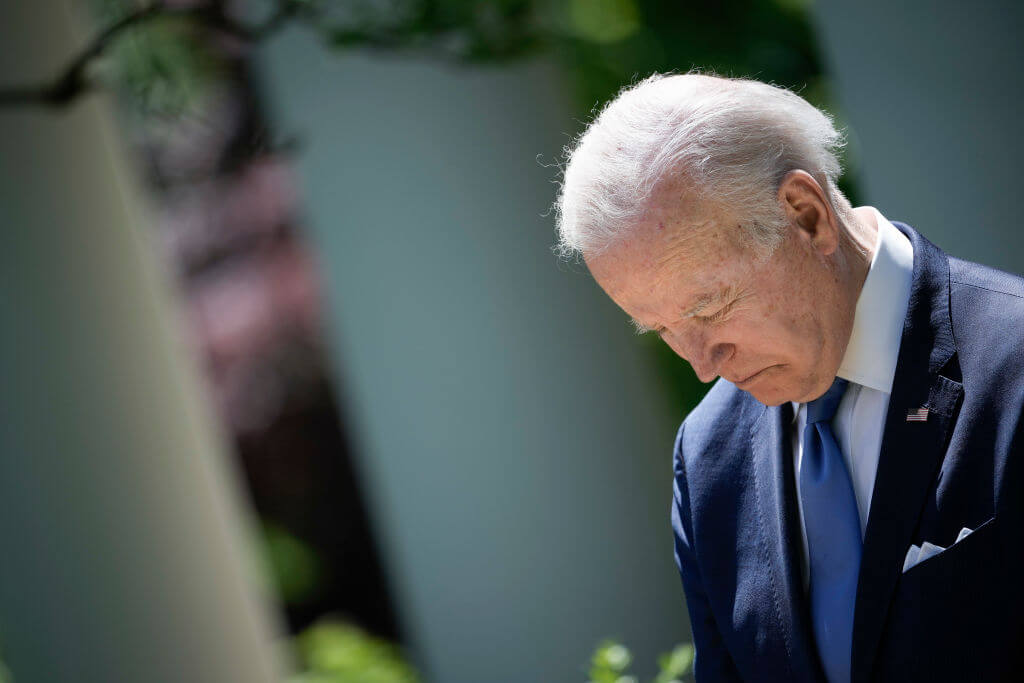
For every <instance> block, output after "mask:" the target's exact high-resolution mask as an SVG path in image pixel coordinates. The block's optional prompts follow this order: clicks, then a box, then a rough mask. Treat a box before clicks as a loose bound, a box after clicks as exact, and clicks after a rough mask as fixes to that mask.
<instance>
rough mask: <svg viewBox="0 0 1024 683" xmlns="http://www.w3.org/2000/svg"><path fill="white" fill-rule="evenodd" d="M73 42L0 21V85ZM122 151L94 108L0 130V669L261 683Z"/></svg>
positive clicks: (251, 595) (21, 682)
mask: <svg viewBox="0 0 1024 683" xmlns="http://www.w3.org/2000/svg"><path fill="white" fill-rule="evenodd" d="M71 5H72V7H74V8H75V9H78V10H81V9H82V6H81V5H80V4H79V3H72V4H71ZM74 23H75V22H74V21H73V15H72V13H71V12H70V11H69V9H68V7H67V6H65V4H64V3H63V2H60V1H59V0H46V1H40V2H7V3H2V5H0V27H2V31H3V35H4V40H3V48H2V50H0V83H2V84H5V85H6V84H12V83H21V82H25V81H33V80H36V79H40V78H45V77H49V76H52V75H53V74H54V73H55V72H56V70H57V69H58V67H59V66H60V65H62V64H64V63H65V62H66V61H67V59H68V57H69V56H70V55H71V54H72V53H73V51H74V50H75V49H76V47H77V46H79V45H81V44H82V38H83V37H84V35H83V31H82V30H81V27H75V25H74ZM123 142H124V141H123V139H122V137H121V135H120V134H119V133H118V132H117V130H116V123H115V121H114V119H113V117H112V116H111V112H110V107H109V106H107V102H106V100H105V99H102V98H100V97H98V96H90V97H87V98H85V100H84V101H81V102H79V103H77V104H75V105H74V106H73V107H71V108H70V109H68V110H67V111H61V112H51V111H44V110H39V109H28V108H25V109H17V110H12V109H4V110H0V226H2V228H0V230H2V233H0V234H2V235H3V241H2V248H0V651H2V653H3V657H4V659H5V660H7V663H8V665H9V666H10V668H11V671H12V673H13V676H14V680H15V682H16V683H35V682H46V683H50V682H60V681H69V682H70V681H74V682H75V683H92V682H95V683H110V682H112V681H125V682H129V681H132V682H134V681H140V682H141V681H145V682H146V683H157V682H166V683H181V682H183V681H188V682H189V683H200V682H203V683H205V682H208V683H224V682H225V681H245V682H246V683H249V682H260V681H272V680H276V679H278V678H279V676H278V671H279V669H278V666H277V665H276V663H275V661H276V658H275V657H274V653H273V652H272V648H275V647H277V645H275V644H274V640H273V638H274V635H275V634H274V628H273V627H272V621H273V619H272V617H271V614H270V612H269V610H268V609H267V607H266V606H265V605H264V604H262V601H261V600H259V599H258V598H257V596H256V594H255V591H254V585H253V581H252V578H253V574H254V572H253V571H252V565H251V564H250V561H251V557H249V556H248V553H249V548H248V547H247V544H246V542H245V541H246V537H245V534H246V533H247V523H246V521H245V514H244V512H243V506H242V505H241V502H242V499H241V497H240V495H239V489H238V483H237V481H236V478H235V476H234V472H233V471H232V470H231V467H229V463H228V461H227V460H226V457H225V453H224V448H223V444H222V442H221V439H220V438H219V435H218V434H217V433H216V430H215V429H214V428H213V425H212V424H211V421H210V416H209V411H208V409H207V406H206V403H205V401H204V400H203V399H202V397H201V393H200V391H199V387H198V384H197V374H196V370H195V368H194V367H193V365H192V363H191V359H190V358H188V354H187V353H186V351H185V349H183V348H182V346H181V343H180V342H181V339H182V334H181V330H180V329H179V328H178V327H177V326H176V324H175V320H174V317H175V316H174V310H175V309H176V307H175V306H174V305H173V304H172V303H171V301H170V299H169V296H168V295H169V287H168V281H167V279H166V277H165V274H164V272H163V270H162V268H161V267H160V263H159V260H158V259H157V258H156V254H155V253H154V248H155V247H154V245H155V241H153V240H151V239H150V238H151V235H150V234H149V232H148V226H147V224H146V220H145V216H144V214H143V212H142V211H140V205H139V202H138V199H137V191H136V188H135V186H134V183H133V182H132V177H131V172H130V170H129V168H128V165H127V164H126V163H125V159H124V156H123V149H122V147H123Z"/></svg>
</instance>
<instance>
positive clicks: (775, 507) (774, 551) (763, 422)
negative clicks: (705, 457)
mask: <svg viewBox="0 0 1024 683" xmlns="http://www.w3.org/2000/svg"><path fill="white" fill-rule="evenodd" d="M757 405H758V406H760V409H761V410H762V413H761V415H760V417H758V418H757V419H756V421H755V422H754V425H753V427H752V429H751V448H752V450H753V464H754V479H755V482H756V487H757V499H758V505H759V507H760V510H759V512H760V517H761V533H762V534H763V536H764V538H765V541H766V543H767V546H768V558H769V566H768V567H766V571H770V572H771V575H772V586H773V589H774V591H775V593H776V595H775V598H776V600H775V606H776V610H777V612H778V614H777V617H778V619H779V622H780V627H781V628H782V636H783V639H784V641H785V646H786V654H787V659H788V662H789V665H790V670H791V674H792V675H791V676H790V679H791V680H798V681H803V680H807V681H824V680H825V679H824V673H823V672H822V669H821V665H820V663H819V661H818V657H817V650H816V648H815V647H814V640H813V635H812V633H811V626H810V620H809V618H808V614H809V612H808V608H807V599H806V596H805V595H804V590H803V581H802V578H801V573H800V563H801V559H800V548H801V546H802V540H801V535H800V526H799V524H800V520H799V515H798V512H797V508H796V505H797V503H796V482H795V477H794V474H793V453H792V445H791V441H790V438H789V433H790V422H792V415H793V413H792V408H791V407H790V405H789V404H786V405H785V406H784V407H783V408H780V407H773V408H764V406H762V405H761V404H757Z"/></svg>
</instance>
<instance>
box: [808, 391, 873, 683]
mask: <svg viewBox="0 0 1024 683" xmlns="http://www.w3.org/2000/svg"><path fill="white" fill-rule="evenodd" d="M844 391H846V380H843V379H839V378H838V377H837V378H836V381H835V382H833V383H832V387H831V388H830V389H829V390H828V391H827V392H825V394H824V395H823V396H822V397H821V398H818V399H816V400H814V401H811V402H810V403H808V404H807V426H806V427H804V434H803V447H804V449H803V456H802V459H801V461H800V499H801V501H802V503H803V510H804V528H805V530H806V531H807V550H808V558H809V564H810V579H811V580H810V598H811V620H812V623H813V626H814V639H815V641H816V642H817V644H818V654H819V656H820V657H821V663H822V665H823V666H824V668H825V674H826V676H827V677H828V680H829V682H830V683H848V682H849V680H850V650H851V648H852V646H853V607H854V600H855V598H856V595H857V574H858V572H859V570H860V553H861V537H860V517H859V516H858V514H857V500H856V498H855V497H854V495H853V485H852V484H851V483H850V474H849V472H847V470H846V463H845V462H844V461H843V454H842V453H841V452H840V450H839V444H838V442H837V441H836V437H835V434H833V433H832V424H831V422H832V417H833V416H834V415H835V413H836V408H837V407H838V406H839V400H840V399H841V398H842V397H843V392H844Z"/></svg>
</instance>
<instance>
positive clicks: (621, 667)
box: [588, 640, 693, 683]
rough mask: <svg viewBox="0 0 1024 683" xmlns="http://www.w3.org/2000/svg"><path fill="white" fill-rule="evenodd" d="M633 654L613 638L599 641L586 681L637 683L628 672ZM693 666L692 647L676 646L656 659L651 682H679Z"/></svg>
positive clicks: (686, 645)
mask: <svg viewBox="0 0 1024 683" xmlns="http://www.w3.org/2000/svg"><path fill="white" fill-rule="evenodd" d="M632 663H633V655H632V653H630V651H629V650H628V649H627V648H626V646H625V645H622V644H621V643H617V642H615V641H611V640H608V641H605V642H603V643H601V644H600V645H599V646H598V648H597V650H596V651H595V652H594V656H593V657H592V658H591V660H590V672H589V676H590V680H589V682H588V683H639V682H638V679H637V678H636V676H633V675H632V674H630V673H629V667H630V665H631V664H632ZM692 665H693V646H692V645H690V644H684V645H677V646H676V647H675V648H674V649H673V650H672V651H671V652H668V653H665V654H663V655H662V656H661V657H659V658H658V674H657V676H655V678H654V681H653V683H680V682H681V681H682V679H683V677H684V676H686V675H687V673H689V671H690V667H691V666H692Z"/></svg>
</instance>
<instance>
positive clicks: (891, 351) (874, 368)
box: [793, 207, 914, 417]
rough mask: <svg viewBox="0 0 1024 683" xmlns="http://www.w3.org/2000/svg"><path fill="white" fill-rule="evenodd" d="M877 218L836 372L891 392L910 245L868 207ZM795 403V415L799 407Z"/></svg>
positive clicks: (911, 251)
mask: <svg viewBox="0 0 1024 683" xmlns="http://www.w3.org/2000/svg"><path fill="white" fill-rule="evenodd" d="M871 210H872V211H873V212H874V215H875V221H876V222H877V223H878V231H877V239H876V241H875V253H874V254H873V255H872V257H871V266H870V267H869V268H868V275H867V278H865V280H864V286H863V287H862V288H861V291H860V296H859V297H858V298H857V308H856V310H855V311H854V318H853V330H852V332H851V333H850V341H849V343H848V344H847V346H846V353H845V354H844V355H843V361H842V362H841V363H840V364H839V372H838V373H837V374H838V375H839V376H840V377H842V378H843V379H847V380H849V381H851V382H856V383H857V384H861V385H863V386H866V387H870V388H872V389H876V390H878V391H881V392H883V393H886V394H888V393H891V392H892V382H893V378H894V377H895V375H896V360H897V358H898V357H899V351H900V339H901V337H902V336H903V322H904V319H905V318H906V315H907V303H908V302H909V301H910V285H911V281H912V279H913V273H914V248H913V247H912V246H911V245H910V240H909V239H907V237H906V236H905V235H904V234H903V233H901V232H900V231H899V230H897V229H896V226H894V225H893V224H892V223H890V222H889V221H888V220H886V218H885V216H883V215H882V214H881V213H879V212H878V210H877V209H875V208H873V207H871ZM799 407H800V404H799V403H793V414H794V417H795V416H796V414H797V412H799Z"/></svg>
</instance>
